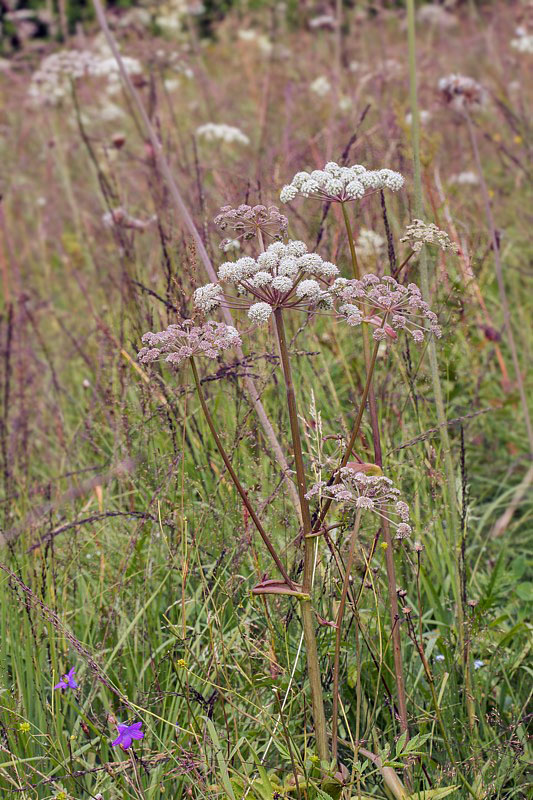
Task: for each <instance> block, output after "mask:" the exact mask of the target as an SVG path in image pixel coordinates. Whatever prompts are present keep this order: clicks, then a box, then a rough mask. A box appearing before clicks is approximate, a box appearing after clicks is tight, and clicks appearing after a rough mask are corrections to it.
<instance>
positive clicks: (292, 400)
mask: <svg viewBox="0 0 533 800" xmlns="http://www.w3.org/2000/svg"><path fill="white" fill-rule="evenodd" d="M274 323H275V326H276V333H277V337H278V344H279V352H280V357H281V366H282V369H283V377H284V379H285V389H286V393H287V408H288V411H289V421H290V428H291V437H292V448H293V455H294V466H295V470H296V483H297V488H298V496H299V499H300V512H301V518H302V525H303V536H304V574H303V593H304V597H302V598H301V599H300V605H301V610H302V624H303V629H304V636H305V646H306V655H307V670H308V674H309V684H310V687H311V703H312V706H313V720H314V725H315V736H316V745H317V752H318V756H319V758H320V760H321V761H329V746H328V737H327V730H326V716H325V713H324V697H323V692H322V682H321V678H320V664H319V661H318V651H317V646H316V636H315V618H314V613H313V608H312V605H311V591H312V581H313V568H314V555H315V547H316V545H317V542H316V541H315V539H313V538H311V537H310V534H311V528H312V526H311V514H310V512H309V503H308V501H307V498H306V496H305V494H306V491H307V487H306V478H305V467H304V461H303V454H302V442H301V438H300V426H299V423H298V409H297V407H296V395H295V392H294V383H293V380H292V370H291V362H290V356H289V350H288V347H287V337H286V335H285V325H284V322H283V312H282V310H281V308H276V309H275V311H274Z"/></svg>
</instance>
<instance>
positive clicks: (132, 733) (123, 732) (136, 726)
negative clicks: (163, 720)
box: [111, 722, 144, 750]
mask: <svg viewBox="0 0 533 800" xmlns="http://www.w3.org/2000/svg"><path fill="white" fill-rule="evenodd" d="M141 727H142V722H134V723H133V725H121V724H120V723H119V724H118V725H117V728H118V736H117V738H116V739H115V740H114V741H113V742H111V746H112V747H116V746H117V745H120V747H122V749H123V750H127V749H128V747H131V743H132V742H133V740H134V739H144V733H143V732H142V731H141Z"/></svg>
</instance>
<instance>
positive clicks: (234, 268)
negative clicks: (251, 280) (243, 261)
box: [218, 261, 243, 283]
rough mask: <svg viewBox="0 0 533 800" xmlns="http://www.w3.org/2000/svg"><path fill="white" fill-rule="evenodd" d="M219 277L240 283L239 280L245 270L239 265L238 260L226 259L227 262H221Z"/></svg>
mask: <svg viewBox="0 0 533 800" xmlns="http://www.w3.org/2000/svg"><path fill="white" fill-rule="evenodd" d="M218 277H219V279H220V280H221V281H227V282H228V283H238V281H240V280H242V277H243V270H242V268H241V267H240V266H239V264H238V262H235V261H226V263H225V264H221V266H220V268H219V270H218Z"/></svg>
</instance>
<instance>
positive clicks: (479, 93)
mask: <svg viewBox="0 0 533 800" xmlns="http://www.w3.org/2000/svg"><path fill="white" fill-rule="evenodd" d="M438 87H439V91H440V92H441V94H442V96H443V98H444V100H445V101H446V103H448V105H449V106H450V107H451V108H454V109H455V110H456V111H464V110H465V109H466V110H469V111H476V110H479V109H481V108H483V107H484V106H485V105H486V104H487V101H488V94H487V90H486V89H485V88H484V87H483V86H482V85H481V84H480V83H478V82H477V81H476V80H474V78H469V77H468V76H466V75H455V74H452V75H446V76H445V77H444V78H441V79H440V80H439V83H438Z"/></svg>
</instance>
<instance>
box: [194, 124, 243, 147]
mask: <svg viewBox="0 0 533 800" xmlns="http://www.w3.org/2000/svg"><path fill="white" fill-rule="evenodd" d="M196 135H197V136H199V137H200V138H201V139H205V141H206V142H226V143H227V144H250V140H249V138H248V137H247V136H246V134H245V133H243V132H242V131H241V130H240V129H239V128H235V127H234V126H233V125H219V124H217V123H216V122H206V124H205V125H200V127H199V128H197V129H196Z"/></svg>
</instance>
